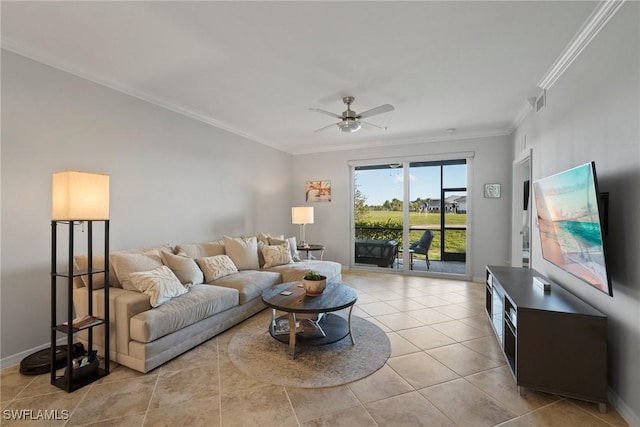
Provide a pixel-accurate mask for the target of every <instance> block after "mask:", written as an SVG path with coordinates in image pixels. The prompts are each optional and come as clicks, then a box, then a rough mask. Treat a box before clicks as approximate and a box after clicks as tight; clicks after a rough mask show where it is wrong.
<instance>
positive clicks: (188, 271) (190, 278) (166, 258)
mask: <svg viewBox="0 0 640 427" xmlns="http://www.w3.org/2000/svg"><path fill="white" fill-rule="evenodd" d="M160 258H161V259H162V263H163V264H164V265H166V266H167V267H169V268H170V269H171V271H173V273H174V274H175V275H176V276H177V277H178V280H180V283H182V284H183V285H184V286H186V287H187V288H190V287H191V286H193V285H199V284H200V283H202V282H204V274H202V270H200V267H198V264H196V262H195V261H194V260H193V258H189V257H188V256H182V255H174V254H170V253H168V252H160Z"/></svg>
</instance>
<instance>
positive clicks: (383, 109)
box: [357, 104, 395, 119]
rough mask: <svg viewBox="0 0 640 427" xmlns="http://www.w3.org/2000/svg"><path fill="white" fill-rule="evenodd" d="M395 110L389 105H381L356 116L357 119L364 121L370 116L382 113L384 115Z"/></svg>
mask: <svg viewBox="0 0 640 427" xmlns="http://www.w3.org/2000/svg"><path fill="white" fill-rule="evenodd" d="M393 110H395V108H393V105H391V104H384V105H381V106H379V107H376V108H372V109H371V110H367V111H365V112H363V113H360V114H358V117H357V118H358V119H365V118H367V117H371V116H375V115H376V114H382V113H386V112H388V111H393Z"/></svg>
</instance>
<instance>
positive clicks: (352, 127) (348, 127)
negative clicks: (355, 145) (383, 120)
mask: <svg viewBox="0 0 640 427" xmlns="http://www.w3.org/2000/svg"><path fill="white" fill-rule="evenodd" d="M338 126H339V127H340V130H341V131H342V132H346V133H353V132H357V131H359V130H360V128H361V127H362V125H361V124H360V121H359V120H343V121H341V122H340V123H339V124H338Z"/></svg>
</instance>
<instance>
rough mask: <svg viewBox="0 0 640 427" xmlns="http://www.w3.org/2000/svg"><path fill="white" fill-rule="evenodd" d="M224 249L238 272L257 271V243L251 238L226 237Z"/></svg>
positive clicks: (258, 263) (258, 266) (258, 264)
mask: <svg viewBox="0 0 640 427" xmlns="http://www.w3.org/2000/svg"><path fill="white" fill-rule="evenodd" d="M224 249H225V252H226V253H227V255H229V258H231V260H232V261H233V263H234V264H235V265H236V267H237V268H238V270H259V269H260V262H259V260H258V241H257V239H256V237H255V236H253V237H236V238H234V237H226V236H225V238H224Z"/></svg>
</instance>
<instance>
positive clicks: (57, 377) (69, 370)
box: [50, 220, 109, 392]
mask: <svg viewBox="0 0 640 427" xmlns="http://www.w3.org/2000/svg"><path fill="white" fill-rule="evenodd" d="M96 223H101V224H102V226H103V229H104V249H103V252H102V254H103V255H104V259H105V260H108V259H109V220H69V221H59V220H53V221H51V356H50V364H51V365H50V366H51V367H52V369H51V384H53V385H55V386H57V387H59V388H61V389H62V390H65V391H67V392H72V391H74V390H77V389H79V388H81V387H83V386H85V385H87V384H90V383H92V382H94V381H96V380H97V379H100V378H102V377H104V376H105V375H107V374H109V357H108V355H109V322H108V321H107V320H105V319H109V304H108V301H109V263H108V262H105V263H104V266H99V267H98V268H93V261H94V256H93V255H94V254H93V247H94V242H93V234H94V233H93V231H94V225H95V224H96ZM85 224H86V234H87V256H88V268H87V269H85V270H75V269H74V257H75V248H74V242H75V241H76V236H75V228H76V227H77V226H78V225H82V226H83V227H84V226H85ZM65 227H66V229H67V230H66V231H67V239H66V246H65V247H64V248H62V246H64V245H63V243H65V242H61V240H64V239H60V238H59V236H58V234H59V232H60V233H61V234H63V233H64V232H63V228H65ZM59 253H60V254H65V255H66V256H67V259H66V264H67V265H66V267H63V268H62V270H63V271H58V269H59V266H58V254H59ZM98 274H103V275H104V287H102V288H101V289H100V290H101V291H102V292H103V293H104V295H103V297H104V298H103V299H102V301H103V304H101V305H102V307H100V310H99V311H100V313H101V316H100V317H99V316H97V315H95V313H97V312H98V310H97V307H94V303H93V298H92V297H89V298H87V303H86V304H87V307H83V310H84V311H86V313H87V315H86V316H83V317H82V318H75V319H74V307H75V305H74V298H73V289H74V279H80V278H83V281H85V282H86V286H87V288H88V295H90V296H93V294H94V292H93V290H94V281H95V276H96V275H98ZM95 288H98V286H96V287H95ZM96 290H97V289H96ZM59 292H60V293H64V296H65V297H66V301H67V307H66V313H64V315H63V316H64V318H65V319H66V320H65V321H64V322H62V323H59V321H58V311H59V310H58V306H57V305H58V304H57V301H58V293H59ZM69 325H71V327H69ZM94 328H102V330H101V334H100V335H101V336H102V339H103V341H104V342H103V343H102V348H103V349H104V354H102V355H101V358H102V361H103V363H102V366H100V361H99V358H98V355H97V352H96V351H95V350H94ZM80 332H82V333H86V334H87V343H88V345H87V348H86V353H85V354H84V355H80V356H78V355H76V354H74V352H73V351H71V349H72V348H74V340H75V338H76V334H77V333H80ZM59 335H64V337H65V339H66V343H65V344H66V348H67V349H68V350H67V357H66V362H65V364H64V371H63V372H62V374H59V373H58V371H57V370H56V369H55V367H56V363H55V362H56V344H57V340H58V336H59ZM85 358H86V360H85V361H84V362H83V359H85Z"/></svg>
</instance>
